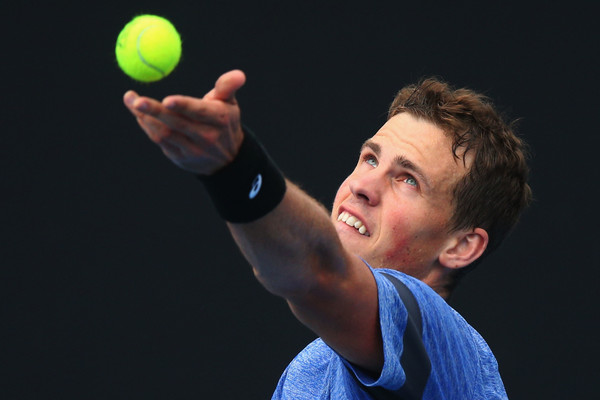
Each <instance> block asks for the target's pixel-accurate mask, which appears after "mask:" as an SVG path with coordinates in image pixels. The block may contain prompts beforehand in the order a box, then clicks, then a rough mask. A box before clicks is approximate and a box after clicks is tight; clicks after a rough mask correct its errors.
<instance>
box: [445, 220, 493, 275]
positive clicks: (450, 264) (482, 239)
mask: <svg viewBox="0 0 600 400" xmlns="http://www.w3.org/2000/svg"><path fill="white" fill-rule="evenodd" d="M488 241H489V237H488V233H487V232H486V231H485V230H484V229H481V228H475V229H473V230H472V231H460V232H456V233H455V234H454V236H453V240H452V241H451V242H450V243H449V245H448V247H447V248H446V249H445V250H444V251H442V253H441V254H440V256H439V261H440V264H442V265H443V266H444V267H446V268H452V269H458V268H462V267H466V266H467V265H469V264H471V263H472V262H474V261H475V260H477V259H478V258H479V257H481V255H482V254H483V252H484V251H485V249H486V247H487V245H488Z"/></svg>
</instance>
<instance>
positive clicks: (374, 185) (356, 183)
mask: <svg viewBox="0 0 600 400" xmlns="http://www.w3.org/2000/svg"><path fill="white" fill-rule="evenodd" d="M383 185H384V177H383V176H381V172H379V170H377V169H373V170H371V171H368V172H362V173H360V174H353V175H351V176H350V179H349V181H348V187H349V188H350V192H351V193H352V194H353V195H354V197H356V198H357V199H359V200H361V201H364V202H366V203H367V204H368V205H370V206H375V205H377V204H379V201H380V200H381V191H382V190H383Z"/></svg>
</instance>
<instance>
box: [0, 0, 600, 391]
mask: <svg viewBox="0 0 600 400" xmlns="http://www.w3.org/2000/svg"><path fill="white" fill-rule="evenodd" d="M39 3H40V2H33V1H21V2H19V3H18V5H16V4H12V5H9V4H4V5H2V9H3V10H2V11H3V13H2V15H3V19H4V22H3V24H2V29H3V31H5V32H3V37H4V39H5V40H4V41H3V57H2V58H3V61H2V64H3V65H2V69H3V70H4V73H3V84H2V86H3V88H4V89H3V91H2V92H3V96H2V102H3V106H2V108H1V110H2V132H1V137H2V145H1V146H0V167H1V171H2V173H1V183H2V185H1V187H2V189H1V190H2V193H1V197H0V198H1V200H0V201H1V204H2V208H1V209H2V213H1V221H0V223H1V225H0V226H1V227H2V233H3V239H2V242H1V243H2V244H1V258H0V263H1V268H0V285H1V287H0V289H1V290H0V296H1V302H0V307H1V308H0V311H1V315H0V335H1V337H0V339H1V341H0V343H1V347H0V348H1V350H0V351H1V353H0V363H1V365H3V369H4V372H2V373H1V374H0V380H1V381H0V398H3V399H27V398H86V399H109V398H110V399H119V398H144V399H155V398H156V399H158V398H161V399H163V398H169V399H189V398H216V399H237V398H244V399H266V398H270V396H271V393H272V391H273V389H274V387H275V385H276V382H277V380H278V378H279V376H280V374H281V372H282V371H283V369H284V368H285V366H286V365H287V363H288V362H289V361H290V360H291V359H292V358H293V357H294V355H295V354H296V353H297V352H298V351H299V350H301V349H302V348H303V347H304V346H305V345H306V344H307V343H308V342H309V341H310V340H312V339H313V337H314V336H313V334H312V333H311V332H310V331H308V330H307V329H306V328H304V327H303V326H302V325H301V324H300V323H299V322H297V321H296V320H295V319H294V318H293V317H292V315H291V314H290V312H289V311H288V310H287V307H286V305H285V304H284V302H283V301H282V300H280V299H278V298H276V297H274V296H272V295H270V294H268V293H267V292H266V291H265V290H263V289H262V288H261V287H260V286H259V284H258V283H256V281H255V280H254V278H253V276H252V273H251V270H250V268H249V267H248V265H247V264H246V263H245V261H244V260H243V258H242V257H241V255H240V253H239V252H238V250H237V248H236V247H235V246H234V244H233V243H232V241H231V240H230V237H229V234H228V232H227V230H226V228H225V226H224V224H223V223H222V222H221V221H220V220H219V218H218V217H216V216H215V213H214V211H213V208H212V206H211V205H210V203H209V201H208V199H207V197H206V195H205V193H204V191H203V189H202V187H201V186H200V185H199V184H198V183H197V182H196V181H195V180H194V178H192V177H191V176H190V175H188V174H187V173H185V172H182V171H180V170H178V169H177V168H176V167H174V166H173V165H172V164H170V163H169V162H168V161H167V160H166V159H165V158H164V157H163V156H162V154H161V153H160V151H159V150H158V149H157V148H156V147H155V146H154V145H153V144H152V143H151V142H150V141H149V140H147V138H146V137H145V136H144V134H143V133H142V131H141V130H140V129H139V128H138V127H137V125H136V124H135V121H134V119H133V118H132V117H131V116H130V115H129V114H128V112H127V110H126V109H125V107H124V106H123V105H122V102H121V97H122V95H123V93H124V92H125V91H126V90H127V89H130V88H132V89H135V90H137V91H139V92H141V93H143V94H146V95H151V96H154V97H157V98H162V97H163V96H165V95H168V94H172V93H183V94H190V95H203V94H204V93H205V92H206V91H208V90H209V89H210V88H212V85H213V83H214V81H215V79H216V78H217V77H218V76H219V75H220V74H221V73H223V72H225V71H227V70H229V69H232V68H241V69H243V70H244V71H245V72H246V73H247V77H248V82H247V85H246V86H245V87H244V88H243V89H242V90H241V91H240V93H239V96H238V99H239V101H240V103H241V105H242V112H243V119H244V121H245V123H246V124H247V125H249V126H251V127H253V128H254V130H255V131H256V132H257V134H258V135H259V136H260V138H261V140H262V141H263V142H264V143H265V145H266V146H267V147H268V149H269V150H270V153H271V154H272V156H273V157H274V158H275V159H276V160H277V161H278V163H279V165H280V167H281V168H282V170H283V171H284V172H285V173H286V174H287V176H288V177H290V178H291V179H292V180H294V181H297V182H299V183H300V184H301V185H302V186H303V187H304V188H305V189H306V190H307V191H308V192H309V193H311V194H312V195H313V196H315V197H316V198H317V199H319V200H321V201H322V202H324V203H325V204H326V205H329V204H330V203H331V202H332V200H333V196H334V194H335V191H336V189H337V185H338V184H339V183H341V181H342V180H343V178H344V177H345V176H346V175H347V174H348V173H349V172H350V171H351V169H352V168H353V166H354V163H355V158H356V156H357V154H358V150H359V147H360V144H361V143H362V141H363V140H364V139H366V138H367V137H369V136H371V135H372V134H373V133H374V132H375V131H376V130H377V129H378V128H379V126H380V125H381V124H382V123H383V121H384V120H385V111H386V109H387V106H388V104H389V102H390V101H391V100H392V98H393V96H394V94H395V92H396V91H397V90H398V89H399V88H400V87H402V86H404V85H405V84H408V83H412V82H414V81H416V80H418V79H419V78H420V77H423V76H426V75H436V76H440V77H442V78H444V79H446V80H448V81H450V82H452V83H453V84H454V85H456V86H467V87H470V88H472V89H475V90H478V91H482V92H484V93H486V94H488V95H489V96H490V97H492V98H493V99H494V100H495V103H496V104H497V105H498V106H499V108H500V109H501V110H503V111H504V112H505V113H506V114H507V115H508V116H509V117H511V118H512V119H515V118H520V119H521V122H520V124H519V132H520V134H521V135H522V136H523V137H524V138H525V140H527V141H528V142H529V144H530V145H531V150H532V160H531V166H532V174H531V185H532V187H533V190H534V193H535V197H536V201H535V203H534V205H533V206H532V207H531V208H530V209H529V210H528V211H527V212H526V213H525V215H524V216H523V218H522V221H521V223H520V225H519V226H518V228H517V230H516V231H515V232H514V233H513V234H512V235H511V236H510V237H509V238H508V239H507V241H506V242H505V244H504V246H503V248H502V249H501V251H499V252H497V253H496V254H495V255H493V256H492V257H491V258H490V259H489V260H488V261H486V262H485V263H484V265H482V266H481V267H480V268H479V269H478V270H476V271H474V272H473V273H472V274H471V275H470V276H469V277H468V278H466V280H465V282H464V284H463V285H462V286H461V287H460V288H459V290H458V292H457V293H456V295H455V296H454V298H453V300H452V305H453V306H454V307H455V308H456V309H457V310H458V311H459V312H461V313H462V314H463V315H464V316H465V317H466V318H467V320H469V321H470V322H471V323H472V325H473V326H474V327H475V328H476V329H478V330H479V331H480V332H481V333H482V335H483V336H484V337H485V338H486V340H487V341H488V343H489V344H490V346H491V347H492V349H493V350H494V352H495V354H496V357H497V359H498V362H499V365H500V371H501V374H502V376H503V379H504V381H505V385H506V389H507V392H508V394H509V397H510V398H511V399H534V398H535V399H567V398H569V399H577V398H591V397H593V396H594V395H596V394H597V382H598V378H600V374H599V373H598V372H599V369H598V364H597V359H598V356H599V355H600V354H599V353H600V352H599V345H598V316H599V312H598V300H597V297H596V295H597V292H598V289H597V287H598V281H599V273H598V270H599V267H600V265H599V262H598V257H597V255H596V252H597V249H598V230H597V225H598V222H599V221H598V213H597V202H598V200H597V199H598V178H599V176H598V175H599V174H598V166H597V159H598V156H597V143H598V122H597V121H598V119H597V116H598V107H599V105H598V101H597V99H598V93H599V91H598V86H599V85H598V78H597V72H598V67H599V63H598V51H599V50H598V49H599V30H598V22H597V20H596V16H595V14H594V13H593V12H592V10H591V2H585V3H578V2H568V4H567V3H564V2H563V3H562V4H565V5H562V6H558V5H550V4H545V2H544V3H540V4H544V5H540V6H539V7H533V6H524V5H518V6H517V5H511V4H508V3H506V2H489V3H490V4H487V3H488V2H472V3H470V4H464V3H457V2H443V3H442V2H440V3H439V4H438V3H436V2H429V1H421V2H405V1H394V2H348V1H346V2H327V3H325V2H311V1H288V2H286V1H281V0H280V1H269V2H261V1H253V2H251V1H197V2H182V1H160V2H159V1H148V0H147V1H144V2H131V1H121V2H116V1H113V2H108V3H107V2H89V3H88V2H81V1H71V2H67V1H63V2H53V3H52V4H51V5H47V6H43V5H40V4H39ZM547 3H554V2H547ZM582 4H588V5H590V6H584V5H582ZM140 13H155V14H159V15H162V16H165V17H167V18H169V19H170V20H171V21H172V22H173V23H174V24H175V25H176V27H177V28H178V30H179V31H180V33H181V36H182V38H183V58H182V61H181V63H180V65H179V66H178V67H177V69H176V70H175V71H174V72H173V73H172V75H171V76H169V77H168V78H166V79H164V80H163V81H161V82H158V83H154V84H150V85H148V84H139V83H135V82H133V81H132V80H131V79H129V78H128V77H127V76H125V75H124V74H123V73H122V72H121V71H120V70H119V69H118V67H117V65H116V61H115V59H114V44H115V41H116V37H117V35H118V33H119V31H120V30H121V28H122V27H123V26H124V25H125V23H127V22H128V21H129V20H130V19H131V18H132V17H133V16H134V15H137V14H140Z"/></svg>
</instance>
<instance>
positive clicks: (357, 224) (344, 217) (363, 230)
mask: <svg viewBox="0 0 600 400" xmlns="http://www.w3.org/2000/svg"><path fill="white" fill-rule="evenodd" d="M337 220H338V221H342V222H345V223H346V225H349V226H352V227H354V228H355V229H356V230H357V231H358V233H360V234H361V235H364V236H371V234H370V233H369V232H367V227H366V226H365V225H364V224H363V222H362V221H361V220H359V219H358V218H356V217H355V216H354V215H352V214H350V213H348V212H346V211H342V212H341V213H340V215H339V216H338V219H337Z"/></svg>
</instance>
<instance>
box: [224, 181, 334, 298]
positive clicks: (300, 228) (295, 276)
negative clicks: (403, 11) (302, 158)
mask: <svg viewBox="0 0 600 400" xmlns="http://www.w3.org/2000/svg"><path fill="white" fill-rule="evenodd" d="M228 226H229V228H230V230H231V232H232V235H233V237H234V239H235V241H236V242H237V244H238V246H239V247H240V249H241V251H242V253H243V254H244V256H245V257H246V259H247V260H248V261H249V263H250V264H251V265H252V267H253V269H254V273H255V275H256V277H257V279H258V280H259V281H260V282H261V283H262V284H263V285H264V286H265V288H266V289H268V290H269V291H270V292H272V293H274V294H277V295H279V296H282V297H285V298H290V297H293V296H296V295H299V294H301V293H303V292H306V291H307V290H311V288H312V287H314V286H315V285H316V284H318V283H319V281H320V280H321V279H322V278H323V277H326V276H328V275H332V274H333V275H335V274H337V273H343V269H344V266H345V258H346V255H345V252H344V250H343V248H342V245H341V243H340V241H339V239H338V236H337V234H336V232H335V229H334V227H333V225H332V224H331V221H330V219H329V215H328V212H327V210H326V209H325V208H324V207H323V206H322V205H321V204H320V203H318V202H317V201H316V200H314V199H313V198H311V197H310V196H308V195H307V194H306V193H304V192H303V191H302V190H301V189H299V188H298V187H297V186H296V185H294V184H293V183H291V182H289V181H288V182H287V191H286V194H285V196H284V198H283V200H282V201H281V203H280V204H279V205H278V206H277V207H276V208H275V209H274V210H273V211H272V212H270V213H269V214H267V215H266V216H264V217H262V218H260V219H259V220H257V221H254V222H251V223H245V224H231V223H230V224H228Z"/></svg>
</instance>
